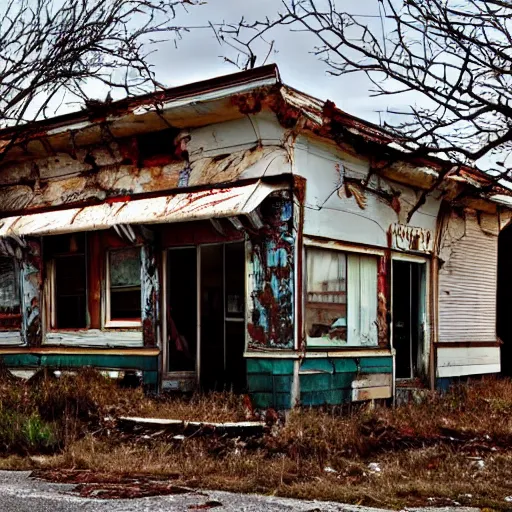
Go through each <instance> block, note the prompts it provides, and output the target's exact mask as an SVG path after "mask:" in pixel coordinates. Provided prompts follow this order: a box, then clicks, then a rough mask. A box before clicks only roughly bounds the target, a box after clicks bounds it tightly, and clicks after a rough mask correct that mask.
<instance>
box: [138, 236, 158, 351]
mask: <svg viewBox="0 0 512 512" xmlns="http://www.w3.org/2000/svg"><path fill="white" fill-rule="evenodd" d="M141 256H142V280H141V282H142V339H143V342H144V346H145V347H156V346H157V344H158V330H159V325H160V315H159V310H160V307H159V306H160V304H159V293H160V290H159V279H158V260H157V251H156V247H155V245H154V244H153V243H146V244H145V245H143V246H142V252H141Z"/></svg>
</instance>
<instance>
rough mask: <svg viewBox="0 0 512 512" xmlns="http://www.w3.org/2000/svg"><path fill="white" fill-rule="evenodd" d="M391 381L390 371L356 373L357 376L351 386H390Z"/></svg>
mask: <svg viewBox="0 0 512 512" xmlns="http://www.w3.org/2000/svg"><path fill="white" fill-rule="evenodd" d="M392 383H393V379H392V375H391V374H390V373H373V374H368V375H365V374H362V375H358V376H357V378H356V379H354V380H353V381H352V388H353V389H361V388H373V387H383V386H387V387H388V388H391V385H392Z"/></svg>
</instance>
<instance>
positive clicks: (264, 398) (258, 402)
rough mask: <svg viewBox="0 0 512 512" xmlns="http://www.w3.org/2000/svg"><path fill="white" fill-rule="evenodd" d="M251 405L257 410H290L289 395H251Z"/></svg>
mask: <svg viewBox="0 0 512 512" xmlns="http://www.w3.org/2000/svg"><path fill="white" fill-rule="evenodd" d="M251 399H252V404H253V406H254V407H257V408H259V409H268V408H270V407H272V408H274V409H290V408H291V396H290V394H289V393H252V394H251Z"/></svg>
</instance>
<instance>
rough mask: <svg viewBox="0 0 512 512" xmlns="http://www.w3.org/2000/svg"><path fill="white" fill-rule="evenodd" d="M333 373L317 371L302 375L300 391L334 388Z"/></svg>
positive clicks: (318, 390)
mask: <svg viewBox="0 0 512 512" xmlns="http://www.w3.org/2000/svg"><path fill="white" fill-rule="evenodd" d="M332 387H333V386H332V375H331V374H329V373H316V374H309V375H301V376H300V391H301V394H302V393H307V392H310V391H311V392H320V391H330V390H332Z"/></svg>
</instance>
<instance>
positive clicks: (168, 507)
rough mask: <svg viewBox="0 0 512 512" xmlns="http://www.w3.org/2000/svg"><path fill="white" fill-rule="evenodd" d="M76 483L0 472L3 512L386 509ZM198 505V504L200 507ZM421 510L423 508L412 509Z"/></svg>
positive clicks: (447, 511)
mask: <svg viewBox="0 0 512 512" xmlns="http://www.w3.org/2000/svg"><path fill="white" fill-rule="evenodd" d="M74 487H75V486H74V485H69V484H52V483H48V482H44V481H40V480H35V479H32V478H30V473H29V472H27V471H21V472H12V471H0V511H1V512H64V511H65V512H75V511H76V512H78V511H80V512H92V511H94V512H121V511H122V512H163V511H165V512H174V511H180V512H182V511H191V510H204V509H205V508H204V507H203V508H202V507H200V505H204V504H205V503H207V502H208V501H216V502H219V503H221V504H222V506H217V507H215V508H210V509H209V510H212V511H214V512H259V511H265V512H267V511H268V512H291V511H298V512H342V511H343V512H386V511H384V510H382V509H376V508H367V507H356V506H351V505H340V504H339V503H327V502H319V501H299V500H289V499H281V498H273V497H267V496H257V495H240V494H234V493H228V492H219V491H205V492H199V491H191V492H190V493H188V494H181V495H174V496H161V497H156V498H141V499H134V500H95V499H89V498H81V497H79V496H77V495H76V493H73V489H74ZM198 506H199V507H198ZM412 510H416V511H420V509H411V511H412ZM423 510H428V511H429V512H434V511H435V512H452V511H453V512H478V509H474V508H462V507H458V508H437V509H433V508H430V509H423Z"/></svg>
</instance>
